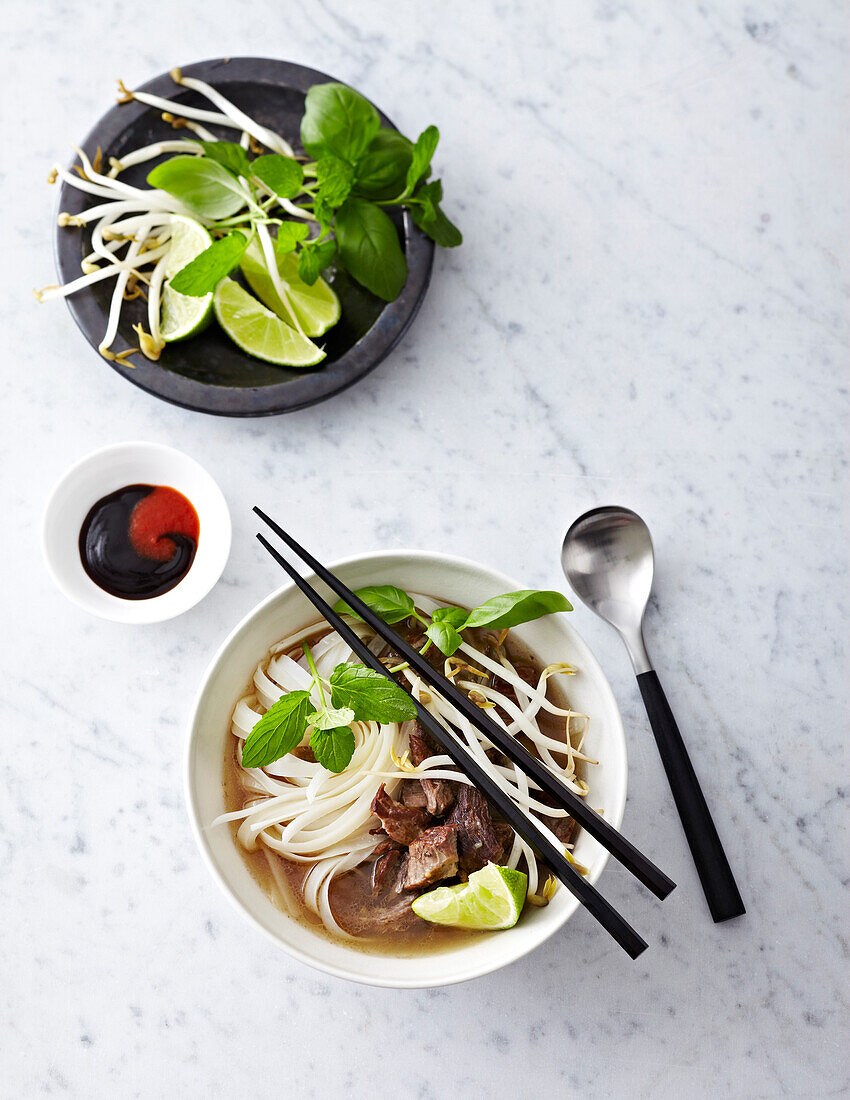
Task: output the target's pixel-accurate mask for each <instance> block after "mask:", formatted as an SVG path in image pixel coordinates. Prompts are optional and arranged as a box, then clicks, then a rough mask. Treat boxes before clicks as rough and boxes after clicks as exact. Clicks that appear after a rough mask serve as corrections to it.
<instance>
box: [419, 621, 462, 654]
mask: <svg viewBox="0 0 850 1100" xmlns="http://www.w3.org/2000/svg"><path fill="white" fill-rule="evenodd" d="M425 633H426V635H427V636H428V637H429V638H430V639H431V641H432V642H433V643H434V645H435V646H436V647H437V649H439V650H440V652H441V653H445V655H446V656H447V657H451V655H452V654H453V653H454V652H455V650H456V649H458V648H459V646H460V644H461V642H462V641H463V638H461V636H460V634H459V633H458V632H457V630H456V628H455V627H453V626H452V624H451V623H449V622H442V623H441V622H432V623H431V625H430V626H429V627H428V629H427V630H426V631H425Z"/></svg>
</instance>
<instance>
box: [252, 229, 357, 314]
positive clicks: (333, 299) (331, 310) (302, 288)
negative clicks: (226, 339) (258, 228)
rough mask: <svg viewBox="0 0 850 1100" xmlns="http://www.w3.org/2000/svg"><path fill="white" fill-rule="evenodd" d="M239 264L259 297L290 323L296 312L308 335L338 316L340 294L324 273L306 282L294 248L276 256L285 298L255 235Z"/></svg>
mask: <svg viewBox="0 0 850 1100" xmlns="http://www.w3.org/2000/svg"><path fill="white" fill-rule="evenodd" d="M240 266H241V268H242V274H243V275H244V276H245V280H246V281H247V283H248V285H249V286H250V288H251V289H252V290H253V291H254V293H255V294H256V295H257V297H258V298H259V299H260V301H262V302H263V303H264V304H265V305H266V306H268V308H269V309H270V310H271V311H272V312H273V313H276V314H277V316H278V317H280V318H281V319H282V320H284V321H287V322H289V324H292V323H293V318H292V314H293V312H294V313H295V316H296V317H297V318H298V321H299V323H300V325H301V328H302V329H303V330H304V332H305V333H306V335H307V336H321V335H322V333H324V332H327V331H328V329H329V328H330V327H331V326H332V325H335V324H336V323H337V321H338V320H339V315H340V307H339V298H337V296H336V294H335V293H334V291H333V290H332V289H331V288H330V287H329V286H328V284H327V283H326V282H325V280H324V279H322V278H321V277H319V278H318V279H317V280H316V281H315V283H313V285H312V286H309V285H308V284H307V283H305V282H304V280H303V279H302V278H301V276H300V275H299V274H298V260H297V258H296V256H295V253H294V252H290V253H289V254H288V255H285V256H277V270H278V274H279V275H280V279H281V282H282V283H283V284H284V287H285V288H286V294H287V298H286V299H285V300H284V299H281V297H280V295H279V294H278V292H277V290H276V289H275V286H274V283H273V282H272V278H271V275H269V269H268V265H267V264H266V260H265V256H264V255H263V248H262V245H261V244H260V241H259V239H258V238H257V237H256V236H255V237H254V239H253V240H252V241H251V242H250V244H249V245H248V247H247V248H246V249H245V255H244V256H243V257H242V262H241V265H240Z"/></svg>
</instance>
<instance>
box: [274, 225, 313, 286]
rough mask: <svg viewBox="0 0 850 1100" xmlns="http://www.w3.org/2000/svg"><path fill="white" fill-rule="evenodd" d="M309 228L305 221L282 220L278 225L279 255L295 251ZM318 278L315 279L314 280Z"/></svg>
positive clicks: (277, 244)
mask: <svg viewBox="0 0 850 1100" xmlns="http://www.w3.org/2000/svg"><path fill="white" fill-rule="evenodd" d="M308 233H309V230H308V229H307V226H306V225H305V224H304V223H303V222H281V223H280V225H279V226H278V227H277V240H276V241H275V248H276V249H277V252H278V255H280V256H285V255H286V254H287V253H288V252H294V251H295V249H296V248H297V247H298V244H299V242H300V241H303V240H304V239H305V237H306V236H307V234H308ZM315 281H316V280H315V279H314V280H313V282H315Z"/></svg>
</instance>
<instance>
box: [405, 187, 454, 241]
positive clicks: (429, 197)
mask: <svg viewBox="0 0 850 1100" xmlns="http://www.w3.org/2000/svg"><path fill="white" fill-rule="evenodd" d="M442 197H443V185H442V183H441V182H440V181H439V180H432V181H431V183H426V184H424V185H423V186H422V187H420V188H419V190H418V191H417V192H416V194H415V195H414V196H413V198H412V200H411V202H410V214H411V217H412V218H413V220H414V222H415V223H416V224H417V225H418V226H419V228H420V229H421V230H422V231H423V233H427V234H428V236H429V237H430V238H431V240H432V241H434V242H435V243H436V244H438V245H440V246H441V247H442V248H457V246H458V245H459V244H462V243H463V236H462V235H461V232H460V230H459V229H458V228H457V226H456V225H453V224H452V223H451V222H450V221H449V219H448V218H447V217H446V215H445V214H444V213H443V211H442V208H441V207H440V200H441V199H442Z"/></svg>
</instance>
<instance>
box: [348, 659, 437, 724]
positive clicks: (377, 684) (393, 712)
mask: <svg viewBox="0 0 850 1100" xmlns="http://www.w3.org/2000/svg"><path fill="white" fill-rule="evenodd" d="M330 685H331V701H332V702H333V705H334V706H335V707H349V708H350V709H351V710H352V711H353V713H354V717H355V719H356V720H357V721H358V722H404V721H407V720H408V719H411V718H415V717H416V704H415V703H414V702H413V700H412V699H411V697H410V696H409V695H408V694H407V692H406V691H403V690H402V689H401V688H400V687H399V686H398V684H396V683H394V682H393V681H392V680H388V679H387V678H386V676H382V675H381V674H380V672H376V671H375V670H374V669H372V668H367V667H366V665H337V667H336V668H335V669H334V670H333V673H332V674H331V678H330Z"/></svg>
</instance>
